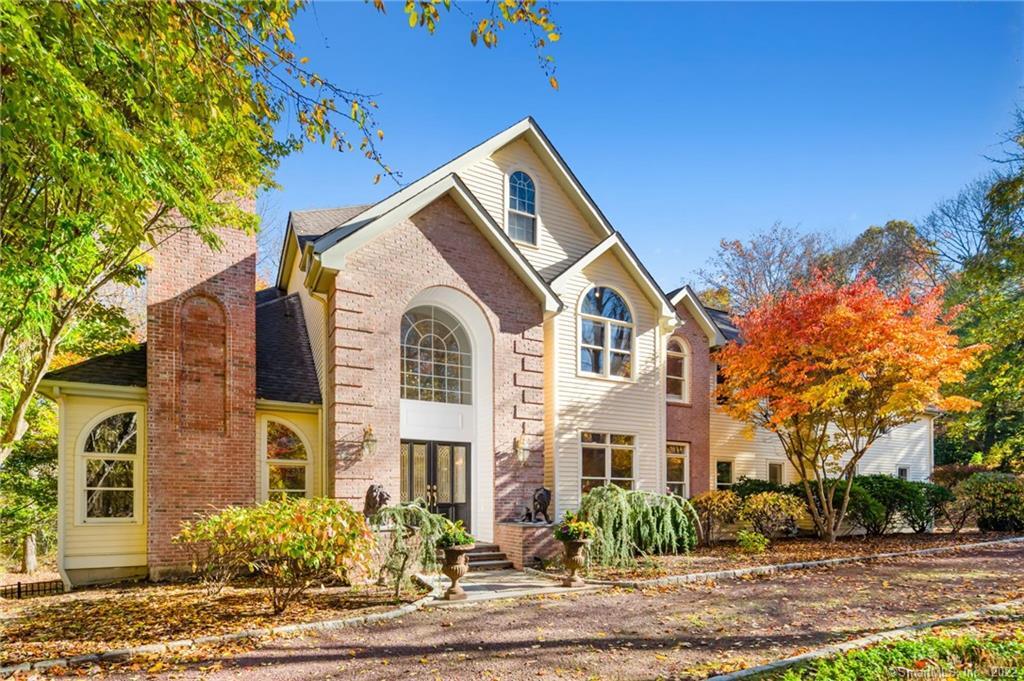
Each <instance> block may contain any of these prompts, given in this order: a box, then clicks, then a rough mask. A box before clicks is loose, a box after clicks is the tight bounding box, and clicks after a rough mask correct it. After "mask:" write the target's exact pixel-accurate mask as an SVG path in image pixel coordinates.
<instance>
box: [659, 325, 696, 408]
mask: <svg viewBox="0 0 1024 681" xmlns="http://www.w3.org/2000/svg"><path fill="white" fill-rule="evenodd" d="M665 359H666V361H665V379H666V380H665V392H666V396H667V397H668V399H669V400H671V401H673V402H689V401H690V380H689V373H690V348H689V346H688V345H687V344H686V343H685V342H684V341H681V340H679V339H678V338H672V339H670V340H669V342H668V352H667V353H666V358H665Z"/></svg>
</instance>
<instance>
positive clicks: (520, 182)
mask: <svg viewBox="0 0 1024 681" xmlns="http://www.w3.org/2000/svg"><path fill="white" fill-rule="evenodd" d="M507 223H508V236H509V238H510V239H512V240H513V241H518V242H520V243H525V244H530V245H531V246H536V245H537V185H535V184H534V182H533V178H532V177H530V176H529V175H527V174H526V173H524V172H523V171H521V170H517V171H515V172H514V173H512V174H511V175H509V177H508V220H507Z"/></svg>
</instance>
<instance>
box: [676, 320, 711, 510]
mask: <svg viewBox="0 0 1024 681" xmlns="http://www.w3.org/2000/svg"><path fill="white" fill-rule="evenodd" d="M676 314H678V316H679V318H680V319H682V320H683V321H684V322H685V323H684V324H683V325H682V326H680V327H679V328H677V329H676V330H675V331H674V332H673V334H672V335H673V336H674V337H678V338H681V339H683V340H685V342H687V343H688V344H689V347H690V403H689V404H679V403H673V402H668V403H667V404H668V407H667V408H668V417H667V420H666V424H665V439H667V440H668V441H669V442H688V443H690V481H689V482H690V495H691V496H693V495H695V494H700V493H701V492H706V491H707V490H708V488H709V486H710V485H709V476H710V474H711V472H710V466H711V450H710V432H711V399H712V397H711V371H712V362H711V352H710V348H709V347H708V339H707V336H706V335H704V331H703V330H701V328H700V326H699V325H698V324H697V321H696V320H695V319H694V318H693V316H692V315H691V314H690V312H689V310H687V309H686V306H685V304H684V303H682V302H680V303H679V305H677V306H676Z"/></svg>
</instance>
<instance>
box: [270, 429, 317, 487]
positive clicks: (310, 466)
mask: <svg viewBox="0 0 1024 681" xmlns="http://www.w3.org/2000/svg"><path fill="white" fill-rule="evenodd" d="M270 421H276V422H277V423H280V424H281V425H282V426H284V427H286V428H288V429H289V430H290V431H292V432H293V433H295V435H296V437H298V438H299V442H301V443H302V446H303V447H304V448H305V450H306V463H305V464H299V463H297V462H296V461H294V460H291V461H286V460H283V459H275V460H274V462H273V463H275V464H277V465H282V466H290V467H293V468H299V467H300V466H301V467H303V468H305V469H306V485H305V492H306V496H307V497H311V496H313V494H314V490H313V478H314V477H316V470H315V469H314V466H315V465H316V460H315V457H314V456H313V448H312V447H310V446H309V441H307V440H306V436H305V435H304V434H303V432H302V429H301V428H299V426H298V425H297V424H296V423H294V422H292V421H289V420H288V419H287V418H283V417H281V416H278V415H277V414H261V415H260V417H259V419H257V429H256V442H257V445H256V464H257V466H259V471H258V472H259V477H258V478H257V479H258V480H259V481H260V488H259V490H257V492H258V496H257V498H258V499H259V500H260V501H266V500H267V499H269V498H270V463H271V462H270V460H269V459H267V426H268V424H269V422H270Z"/></svg>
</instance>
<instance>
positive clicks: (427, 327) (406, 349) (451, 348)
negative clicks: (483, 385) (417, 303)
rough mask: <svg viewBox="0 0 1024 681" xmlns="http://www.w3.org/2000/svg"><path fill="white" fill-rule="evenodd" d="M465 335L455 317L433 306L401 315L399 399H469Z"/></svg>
mask: <svg viewBox="0 0 1024 681" xmlns="http://www.w3.org/2000/svg"><path fill="white" fill-rule="evenodd" d="M471 360H472V354H471V351H470V345H469V336H468V335H467V334H466V330H465V329H464V328H463V327H462V324H460V323H459V322H458V320H457V319H455V317H453V316H452V315H450V314H449V313H447V312H445V311H444V310H442V309H441V308H439V307H434V306H433V305H424V306H422V307H417V308H413V309H412V310H409V311H408V312H406V313H405V315H403V316H402V398H403V399H406V400H423V401H425V402H445V403H448V404H471V402H472V378H473V372H472V366H471Z"/></svg>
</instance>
